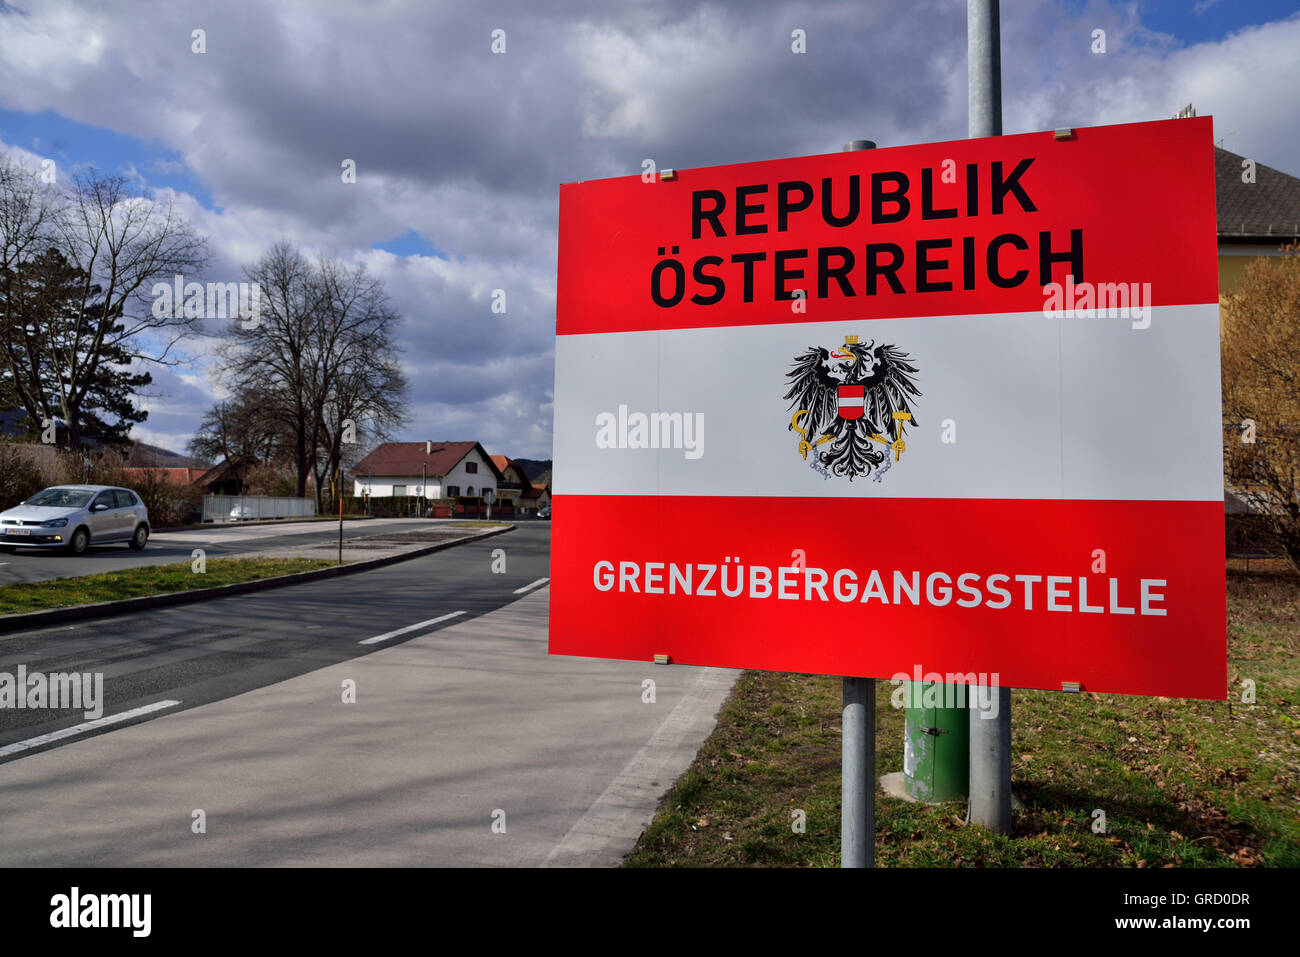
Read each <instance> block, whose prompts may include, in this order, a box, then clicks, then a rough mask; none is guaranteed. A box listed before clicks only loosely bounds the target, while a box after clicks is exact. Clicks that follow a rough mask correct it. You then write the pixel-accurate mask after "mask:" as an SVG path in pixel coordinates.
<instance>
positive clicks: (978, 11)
mask: <svg viewBox="0 0 1300 957" xmlns="http://www.w3.org/2000/svg"><path fill="white" fill-rule="evenodd" d="M998 19H999V18H998V0H966V67H967V71H968V78H969V84H970V116H969V130H968V132H969V135H970V136H971V137H972V138H975V137H980V136H1001V135H1002V45H1001V43H1002V41H1001V37H1000V34H1001V29H1000V26H999V23H998ZM972 690H973V689H972ZM996 692H997V706H998V712H997V716H996V717H994V718H986V717H984V716H983V715H984V712H982V711H981V709H979V708H971V709H969V712H968V713H969V715H970V718H969V720H970V805H969V808H968V811H967V819H968V820H969V821H970V822H971V823H972V824H981V825H983V826H984V827H987V828H989V829H990V830H992V831H994V832H996V833H998V834H1008V833H1010V831H1011V689H1010V688H997V689H996Z"/></svg>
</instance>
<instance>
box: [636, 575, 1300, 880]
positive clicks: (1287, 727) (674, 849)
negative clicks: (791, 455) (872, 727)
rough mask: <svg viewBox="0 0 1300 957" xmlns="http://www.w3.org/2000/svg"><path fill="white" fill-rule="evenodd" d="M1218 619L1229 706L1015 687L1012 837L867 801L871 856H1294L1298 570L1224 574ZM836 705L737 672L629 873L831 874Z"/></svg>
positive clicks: (1182, 861)
mask: <svg viewBox="0 0 1300 957" xmlns="http://www.w3.org/2000/svg"><path fill="white" fill-rule="evenodd" d="M1228 613H1229V633H1228V679H1229V688H1228V693H1229V695H1230V700H1229V701H1226V702H1222V701H1220V702H1214V701H1185V700H1172V699H1168V698H1143V697H1132V696H1125V695H1104V694H1090V693H1087V694H1082V695H1065V694H1061V693H1056V692H1046V691H1016V692H1014V694H1013V708H1014V711H1013V715H1014V718H1013V722H1012V776H1013V788H1014V791H1015V793H1016V796H1017V797H1018V798H1020V800H1021V801H1022V802H1023V804H1024V807H1023V808H1022V809H1021V810H1019V811H1017V812H1016V813H1015V816H1014V821H1013V832H1012V833H1011V834H1010V835H1007V836H1001V835H995V834H992V833H991V832H989V831H987V830H985V829H984V828H980V827H972V826H968V825H966V824H965V823H964V821H963V818H964V813H965V808H964V805H962V804H945V805H938V806H925V805H918V804H909V803H906V802H902V801H897V800H891V799H889V798H885V797H884V796H883V795H878V797H877V801H876V862H877V864H878V865H880V866H895V867H953V866H958V867H960V866H997V867H1152V868H1154V867H1180V866H1185V867H1234V866H1243V867H1253V866H1276V867H1297V866H1300V659H1297V652H1298V651H1300V576H1297V575H1296V574H1295V573H1294V572H1293V571H1291V570H1290V569H1289V567H1287V566H1285V565H1284V564H1283V563H1280V562H1260V561H1253V562H1252V563H1251V571H1250V573H1249V574H1247V573H1245V572H1244V571H1243V570H1241V569H1240V567H1237V568H1233V567H1230V568H1229V570H1228ZM1244 679H1251V680H1253V681H1254V682H1255V696H1256V700H1255V703H1253V704H1247V703H1244V702H1243V700H1242V689H1243V685H1242V682H1243V680H1244ZM892 691H893V687H892V686H891V685H890V684H889V683H888V682H884V681H881V682H878V683H877V689H876V707H877V713H876V719H877V722H876V728H877V739H876V740H877V753H876V772H877V774H878V775H880V774H886V773H889V772H891V771H901V770H902V750H903V749H902V741H903V722H904V713H903V711H901V710H895V709H893V708H892V707H891V706H890V696H891V693H892ZM839 712H840V679H839V678H831V677H825V676H817V675H799V674H779V673H766V672H745V673H744V674H743V675H742V676H741V677H740V679H739V680H738V682H737V684H736V687H735V689H734V690H733V692H732V694H731V697H730V698H729V699H728V701H727V702H726V704H725V705H724V707H723V708H722V711H721V712H720V714H719V719H718V727H717V729H716V730H715V731H714V733H713V735H712V736H711V737H710V738H709V740H708V741H707V742H706V743H705V745H704V747H703V748H702V749H701V750H700V753H699V754H698V755H697V757H696V760H695V762H694V763H693V764H692V765H691V767H690V769H689V770H688V771H687V772H686V774H685V775H684V776H683V777H682V778H681V779H680V780H679V781H678V782H677V784H676V785H675V786H674V787H673V789H672V790H671V791H669V793H668V794H667V795H665V797H664V799H663V801H662V802H661V805H660V808H659V811H658V813H657V814H656V816H655V819H654V820H653V822H652V823H651V824H650V826H649V827H648V828H647V829H646V831H645V833H644V834H642V836H641V838H640V840H639V841H638V842H637V845H636V847H635V848H634V849H633V851H632V852H631V853H630V854H629V855H628V856H627V858H626V859H625V860H624V865H625V866H634V867H682V866H708V867H752V866H766V867H771V866H784V867H804V866H810V867H833V866H838V864H839V811H840V775H839V771H840V724H839V722H840V713H839ZM1094 809H1100V810H1102V811H1104V812H1105V815H1106V825H1107V826H1106V832H1105V833H1101V834H1097V833H1094V832H1093V831H1092V823H1093V817H1092V814H1093V811H1094ZM797 810H798V811H803V812H804V815H805V820H806V826H805V831H804V833H795V831H794V829H793V828H792V820H793V818H792V812H794V811H797Z"/></svg>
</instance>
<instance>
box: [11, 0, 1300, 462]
mask: <svg viewBox="0 0 1300 957" xmlns="http://www.w3.org/2000/svg"><path fill="white" fill-rule="evenodd" d="M1297 9H1300V5H1298V4H1297V3H1296V2H1295V0H1292V2H1272V0H1257V2H1256V0H1199V2H1194V0H1150V2H1147V0H1138V2H1108V0H1088V2H1078V0H1016V2H1009V3H1004V4H1003V9H1002V51H1003V52H1002V58H1003V104H1004V106H1003V113H1004V120H1003V125H1004V132H1006V133H1021V132H1028V131H1032V130H1043V129H1052V128H1056V127H1061V126H1090V125H1098V124H1107V123H1128V122H1135V121H1142V120H1154V119H1164V118H1167V117H1169V116H1171V115H1172V114H1173V113H1174V112H1175V111H1176V110H1178V109H1179V108H1180V107H1182V106H1183V105H1184V104H1186V103H1192V104H1194V105H1195V107H1196V109H1197V111H1198V113H1200V114H1201V115H1207V114H1213V116H1214V119H1215V139H1216V140H1217V141H1219V143H1220V145H1222V146H1225V147H1226V148H1228V149H1230V150H1232V151H1234V152H1236V153H1240V154H1242V155H1244V156H1250V157H1252V158H1254V159H1255V160H1256V161H1257V162H1260V163H1263V164H1265V165H1268V166H1273V167H1275V168H1278V169H1281V170H1283V171H1286V172H1289V173H1293V174H1296V175H1300V123H1298V122H1297V117H1298V116H1300V14H1297V12H1296V11H1297ZM965 16H966V4H965V2H964V0H839V2H837V0H808V2H784V0H726V2H717V3H687V2H682V0H653V2H640V0H619V2H605V3H598V2H581V0H552V2H540V0H523V2H516V3H492V2H471V3H449V2H430V0H346V2H326V0H310V2H308V0H274V2H272V0H263V2H251V0H224V2H222V3H220V4H213V3H211V2H210V0H195V2H190V0H0V149H5V150H9V151H10V152H12V153H14V154H15V155H17V156H21V157H23V158H24V159H25V160H28V161H39V159H42V158H49V159H53V160H54V161H55V162H56V164H57V165H58V169H59V173H60V175H61V176H64V175H66V174H67V172H68V171H69V170H71V169H72V168H75V167H76V166H78V165H82V164H93V165H94V166H96V167H98V168H99V169H100V170H102V171H106V172H122V173H126V174H128V175H130V176H132V177H135V178H137V180H138V182H139V184H140V186H141V187H142V188H146V189H151V190H156V191H174V193H175V194H176V198H177V201H178V202H179V203H180V205H181V207H182V209H183V210H184V211H185V213H186V215H187V216H188V217H189V218H190V220H191V222H192V223H193V224H194V225H195V226H196V228H197V229H198V230H199V231H200V232H202V233H203V234H204V235H206V236H207V237H208V238H209V242H210V246H211V251H212V253H213V255H214V259H215V261H214V264H213V266H212V268H211V269H210V270H209V274H208V275H207V276H205V277H199V278H204V279H209V280H219V281H229V280H237V279H239V278H241V276H240V267H241V265H242V264H244V263H248V262H251V261H252V260H253V259H255V258H256V257H257V256H258V255H260V254H261V253H262V252H263V251H264V250H265V249H266V247H268V246H269V245H270V244H271V243H273V242H275V241H276V240H279V239H288V240H291V241H293V242H295V243H297V244H299V245H300V246H302V247H304V248H305V249H308V250H311V251H319V252H321V253H324V254H327V255H331V256H337V257H341V258H343V259H346V260H348V261H350V262H355V263H364V264H365V265H366V266H367V268H368V269H369V270H370V271H371V272H372V273H373V274H375V275H378V276H380V277H382V278H383V280H384V281H385V283H386V285H387V288H388V291H389V293H390V294H391V296H392V299H393V301H394V304H395V306H396V307H397V309H398V310H399V311H400V312H401V313H402V315H403V317H404V319H403V325H402V330H401V338H402V354H403V359H404V362H405V365H406V371H407V373H408V375H409V378H410V380H411V384H412V394H411V404H410V424H409V425H408V427H407V428H406V430H405V432H404V433H403V434H401V435H399V436H397V438H401V439H408V440H423V439H426V438H432V439H435V440H442V439H478V440H480V441H482V442H483V443H484V444H485V445H486V446H487V447H488V449H489V451H491V452H494V453H495V452H500V453H506V454H509V455H512V456H518V457H535V458H547V457H550V454H551V398H552V390H553V380H554V358H553V348H552V345H553V341H554V330H555V262H556V219H557V203H558V193H559V190H558V186H559V184H560V183H562V182H571V181H575V180H584V179H594V178H600V177H607V176H625V175H632V174H637V173H639V172H640V171H641V169H642V163H643V161H644V160H645V159H653V160H654V161H655V163H656V164H657V166H658V167H660V168H662V167H676V168H679V169H682V168H690V167H699V166H709V165H716V164H723V163H735V162H744V161H750V160H759V159H771V158H776V157H783V156H797V155H802V154H811V153H823V152H831V151H835V150H838V149H840V147H841V146H842V144H843V143H844V141H845V140H848V139H853V138H868V139H873V140H875V141H877V143H879V144H880V146H882V147H885V146H891V145H902V144H908V143H924V142H933V141H941V140H950V139H960V138H962V137H964V136H965V135H966V129H967V126H966V39H965V36H966V35H965V29H966V26H965ZM1098 29H1101V30H1104V31H1105V32H1106V52H1105V53H1103V54H1098V53H1094V52H1092V47H1093V45H1094V43H1093V31H1094V30H1098ZM195 30H203V31H205V32H204V43H205V46H206V52H204V53H201V54H200V53H195V52H193V46H194V39H193V37H194V31H195ZM497 30H501V31H504V45H505V52H504V53H494V52H493V50H492V47H493V34H494V31H497ZM795 30H802V31H804V35H805V37H806V52H804V53H795V52H793V51H792V39H791V38H792V32H793V31H795ZM500 36H501V35H498V39H499V38H500ZM499 45H500V43H499V42H498V46H499ZM346 159H352V160H354V161H355V163H356V170H357V176H356V182H355V183H344V182H343V181H342V179H343V177H342V176H341V164H342V163H343V161H344V160H346ZM1135 175H1150V176H1152V177H1153V183H1157V184H1158V181H1159V172H1158V171H1135ZM494 289H503V290H505V292H506V297H507V298H506V308H507V311H506V313H505V314H504V315H494V314H493V312H492V311H491V302H492V291H493V290H494ZM191 346H192V349H191V354H192V360H193V361H192V362H190V363H189V364H188V365H186V366H184V367H181V368H177V369H174V370H155V380H156V382H155V389H156V391H157V392H158V393H159V394H158V395H157V396H156V397H154V398H151V399H149V400H148V401H147V403H146V407H147V408H148V409H149V410H150V415H149V420H148V421H147V422H146V423H145V424H144V425H142V426H140V427H139V428H138V429H137V437H138V438H141V439H143V440H145V441H148V442H153V443H156V444H159V445H163V446H166V447H169V448H172V449H175V450H177V451H183V450H184V448H185V446H186V445H187V443H188V441H189V439H190V437H191V436H192V434H193V431H194V428H195V427H196V425H197V424H198V421H199V418H200V416H201V415H202V413H203V411H204V410H205V409H206V408H207V407H208V406H210V405H211V404H212V402H213V401H214V398H215V397H216V395H217V394H218V393H217V391H216V386H215V383H214V381H213V377H212V372H213V364H212V362H211V360H210V359H208V358H205V355H206V354H207V353H208V351H209V346H210V343H205V342H196V343H191Z"/></svg>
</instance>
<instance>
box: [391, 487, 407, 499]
mask: <svg viewBox="0 0 1300 957" xmlns="http://www.w3.org/2000/svg"><path fill="white" fill-rule="evenodd" d="M405 494H406V486H405V485H394V486H393V497H394V498H397V497H398V496H401V495H405Z"/></svg>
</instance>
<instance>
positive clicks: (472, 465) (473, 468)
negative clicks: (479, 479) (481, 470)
mask: <svg viewBox="0 0 1300 957" xmlns="http://www.w3.org/2000/svg"><path fill="white" fill-rule="evenodd" d="M465 471H466V472H468V473H469V474H470V475H473V474H475V473H476V472H478V463H477V462H466V463H465Z"/></svg>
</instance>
